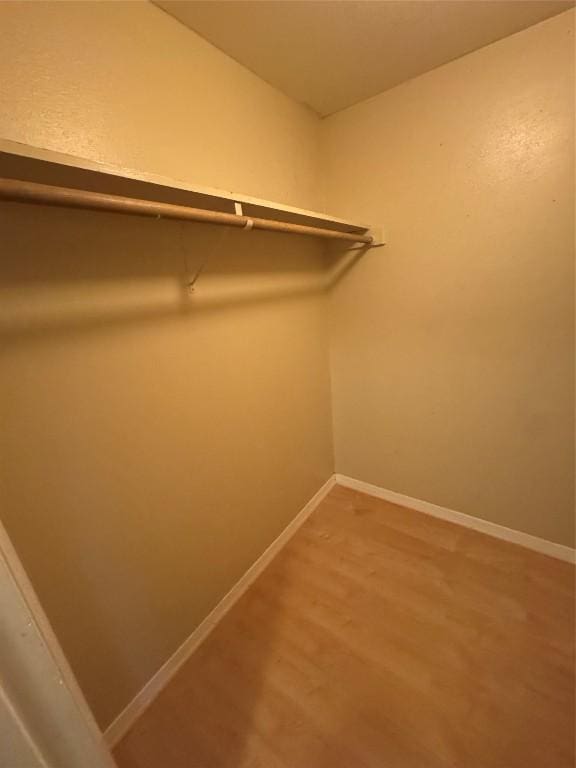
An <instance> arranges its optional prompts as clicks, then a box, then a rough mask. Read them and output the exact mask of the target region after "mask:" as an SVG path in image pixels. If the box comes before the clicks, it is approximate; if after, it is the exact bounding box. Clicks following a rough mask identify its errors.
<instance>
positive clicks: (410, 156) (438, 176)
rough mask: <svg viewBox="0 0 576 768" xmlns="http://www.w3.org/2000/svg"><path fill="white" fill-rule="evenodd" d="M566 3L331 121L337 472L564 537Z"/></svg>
mask: <svg viewBox="0 0 576 768" xmlns="http://www.w3.org/2000/svg"><path fill="white" fill-rule="evenodd" d="M573 57H574V37H573V12H567V13H565V14H562V15H560V16H557V17H555V18H553V19H551V20H549V21H546V22H544V23H542V24H540V25H538V26H535V27H532V28H530V29H528V30H526V31H525V32H521V33H519V34H517V35H515V36H513V37H510V38H507V39H505V40H503V41H501V42H498V43H495V44H494V45H491V46H489V47H487V48H484V49H483V50H480V51H478V52H476V53H473V54H471V55H469V56H466V57H465V58H462V59H460V60H458V61H455V62H453V63H450V64H448V65H446V66H444V67H441V68H440V69H437V70H435V71H433V72H430V73H428V74H426V75H424V76H422V77H419V78H417V79H415V80H412V81H410V82H407V83H405V84H403V85H401V86H399V87H397V88H395V89H393V90H391V91H388V92H387V93H384V94H382V95H380V96H378V97H376V98H374V99H372V100H370V101H366V102H364V103H362V104H360V105H358V106H356V107H352V108H350V109H348V110H346V111H344V112H341V113H339V114H337V115H335V116H334V117H331V118H328V119H327V120H326V121H325V124H324V125H325V135H324V137H323V138H324V140H325V142H326V145H325V150H326V158H325V160H326V176H327V178H326V181H327V208H328V210H330V211H331V212H333V213H334V214H335V215H338V214H340V215H343V216H349V217H351V218H354V217H360V218H361V219H367V220H368V221H371V222H374V223H375V222H382V223H384V224H385V226H386V229H387V232H388V238H389V245H388V246H387V247H386V248H385V249H382V250H374V251H372V252H370V253H369V254H368V255H367V256H365V257H364V258H363V259H362V261H361V262H360V263H359V264H358V266H357V267H356V268H355V269H354V270H352V271H351V272H349V273H348V275H347V277H346V278H345V279H344V280H343V281H342V282H341V283H340V284H339V286H338V288H337V289H336V290H335V291H334V295H333V304H332V308H333V337H332V343H333V346H332V386H333V397H334V406H333V407H334V429H335V444H336V466H337V471H338V472H341V473H344V474H347V475H351V476H353V477H355V478H359V479H361V480H364V481H367V482H370V483H374V484H376V485H379V486H383V487H385V488H388V489H391V490H394V491H398V492H400V493H404V494H407V495H410V496H413V497H416V498H420V499H425V500H427V501H431V502H434V503H436V504H440V505H443V506H446V507H450V508H452V509H456V510H459V511H461V512H466V513H468V514H472V515H477V516H479V517H483V518H486V519H487V520H491V521H494V522H497V523H500V524H502V525H506V526H510V527H512V528H516V529H519V530H522V531H527V532H529V533H532V534H536V535H538V536H542V537H544V538H547V539H550V540H552V541H557V542H562V543H564V544H570V543H571V542H572V541H573V523H574V515H573V501H574V494H573V470H574V462H573V430H574V418H573V417H574V411H573V362H574V338H573V285H574V281H573V263H574V262H573V258H574V251H573V237H574V229H573V224H574V220H573V215H574V196H573V172H574V162H573V154H572V142H573V138H574V101H573V99H574V82H573V61H574V59H573Z"/></svg>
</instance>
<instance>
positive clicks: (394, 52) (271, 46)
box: [155, 0, 574, 115]
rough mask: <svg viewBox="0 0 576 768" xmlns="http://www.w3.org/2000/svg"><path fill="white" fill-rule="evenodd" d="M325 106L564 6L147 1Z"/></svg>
mask: <svg viewBox="0 0 576 768" xmlns="http://www.w3.org/2000/svg"><path fill="white" fill-rule="evenodd" d="M155 4H156V5H157V6H159V7H160V8H162V9H164V10H165V11H167V12H168V13H169V14H170V15H172V16H174V17H175V18H176V19H178V20H179V21H181V22H182V23H183V24H185V25H186V26H188V27H190V29H193V30H195V31H196V32H198V33H199V34H200V35H202V37H204V38H205V39H206V40H208V41H209V42H210V43H212V44H213V45H215V46H216V47H217V48H220V49H221V50H222V51H224V52H225V53H227V54H228V55H229V56H231V57H232V58H234V59H236V61H238V62H240V63H241V64H243V65H244V66H245V67H247V68H248V69H250V70H252V72H254V73H256V74H257V75H259V76H260V77H261V78H262V79H264V80H266V81H267V82H269V83H270V84H271V85H274V86H275V87H276V88H278V89H279V90H281V91H283V92H284V93H285V94H287V95H288V96H291V97H292V98H293V99H295V100H296V101H299V102H301V103H303V104H308V105H309V106H310V107H312V109H313V110H315V111H316V112H317V113H318V114H320V115H329V114H331V113H332V112H337V111H338V110H340V109H344V108H345V107H348V106H350V105H352V104H355V103H357V102H359V101H362V100H364V99H366V98H369V97H370V96H374V95H376V94H377V93H380V92H381V91H384V90H386V89H388V88H392V87H393V86H394V85H397V84H398V83H401V82H403V81H404V80H409V79H410V78H412V77H416V76H417V75H420V74H422V73H423V72H427V71H428V70H430V69H434V68H435V67H438V66H440V65H441V64H445V63H446V62H447V61H451V60H452V59H455V58H458V57H459V56H463V55H464V54H466V53H469V52H470V51H473V50H476V49H477V48H481V47H482V46H484V45H487V44H488V43H491V42H494V41H495V40H499V39H501V38H503V37H506V36H507V35H510V34H513V33H514V32H518V31H519V30H521V29H525V28H526V27H529V26H530V25H532V24H535V23H537V22H538V21H541V20H543V19H545V18H548V17H549V16H554V15H555V14H557V13H560V12H561V11H563V10H566V9H567V8H570V7H571V6H573V4H574V3H573V2H572V1H559V2H557V1H556V0H544V1H542V0H360V1H358V0H176V1H174V0H171V1H168V0H156V1H155Z"/></svg>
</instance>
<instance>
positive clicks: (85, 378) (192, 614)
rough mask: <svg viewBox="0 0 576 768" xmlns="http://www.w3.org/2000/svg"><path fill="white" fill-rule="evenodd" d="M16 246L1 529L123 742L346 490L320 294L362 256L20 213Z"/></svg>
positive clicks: (0, 411)
mask: <svg viewBox="0 0 576 768" xmlns="http://www.w3.org/2000/svg"><path fill="white" fill-rule="evenodd" d="M0 231H1V232H2V259H1V260H0V340H1V341H0V364H1V368H0V371H1V375H0V381H1V387H0V427H1V429H2V434H3V440H2V446H1V448H0V453H1V460H0V487H1V491H0V492H1V495H2V503H1V506H2V512H1V514H2V518H3V520H4V522H5V524H6V528H7V530H8V532H9V535H10V536H11V537H12V538H13V541H14V543H15V545H16V547H17V549H18V552H19V554H20V556H21V558H22V560H23V562H24V565H25V567H26V569H27V571H28V573H29V575H30V578H31V580H32V582H33V584H34V586H35V587H36V589H37V591H38V593H39V597H40V599H41V600H42V603H43V606H44V608H45V610H46V612H47V614H48V617H49V619H50V621H51V622H52V624H53V626H54V629H55V631H56V632H57V634H58V637H59V640H60V642H61V644H62V646H63V648H64V651H65V653H66V654H67V656H68V658H69V660H70V662H71V664H72V666H73V668H74V671H75V673H76V675H77V677H78V680H79V682H80V685H81V686H82V688H83V690H84V692H85V694H86V696H87V698H88V701H89V703H90V705H91V707H92V709H93V711H94V714H95V716H96V717H97V720H98V722H99V723H100V725H101V726H102V727H106V726H107V725H109V724H110V723H111V721H112V720H113V719H114V718H115V717H116V716H117V715H118V714H119V713H120V712H121V711H122V709H123V708H124V707H125V706H126V705H127V704H128V703H129V702H130V700H131V699H132V698H133V697H134V696H135V695H136V694H137V693H138V691H139V690H140V689H141V688H142V687H143V686H144V685H145V684H146V682H147V681H148V680H149V679H150V678H151V677H152V675H154V673H155V672H157V670H158V669H159V668H160V666H161V665H162V664H163V663H164V662H165V661H166V660H167V659H168V658H169V657H170V655H171V654H172V653H173V652H174V651H175V650H176V648H178V646H179V645H180V644H181V643H182V642H183V641H184V640H185V639H186V638H187V637H188V635H189V634H190V633H191V632H192V630H193V629H194V628H195V627H196V626H197V625H198V624H199V622H200V621H201V620H202V619H203V618H204V617H205V616H206V615H207V614H208V613H209V612H210V610H211V609H212V608H213V607H214V606H215V605H216V603H217V602H218V601H219V600H220V599H221V598H222V596H223V595H225V594H226V592H227V591H228V590H229V589H230V588H231V586H232V585H233V584H234V583H235V582H236V581H237V580H238V578H239V577H240V576H241V575H242V574H243V573H244V572H245V571H246V569H247V568H248V567H249V565H250V564H251V563H253V562H254V560H255V559H256V558H257V557H258V556H259V555H260V554H261V553H262V551H263V550H264V549H265V548H266V546H267V545H268V544H269V543H270V542H271V541H272V540H273V539H274V538H275V537H276V536H277V535H278V534H279V532H280V531H281V530H282V529H283V528H284V527H285V526H286V524H287V523H288V522H289V521H290V519H292V517H293V516H294V514H295V513H296V512H297V511H298V510H299V509H300V508H301V507H302V506H303V505H304V504H305V503H306V501H307V500H308V499H309V498H310V497H311V496H312V495H313V493H315V491H316V490H317V489H318V487H319V486H320V485H321V484H322V483H323V482H324V481H325V480H326V478H327V477H328V476H329V475H330V474H331V473H332V472H333V461H332V438H331V411H330V380H329V366H328V322H327V317H326V315H327V312H326V309H327V307H326V306H325V304H324V295H325V293H326V290H327V288H328V286H329V285H330V284H331V283H332V282H333V281H334V280H336V279H338V278H339V276H341V275H342V274H343V272H344V270H345V269H347V268H349V267H350V266H351V264H353V263H354V261H355V259H356V257H357V256H358V254H359V252H358V251H351V252H349V253H343V252H340V251H338V250H335V251H331V253H330V254H328V252H327V250H326V249H325V248H324V244H323V243H322V242H319V241H316V240H312V239H308V238H299V237H294V236H289V235H278V234H275V233H266V232H251V233H249V232H237V231H235V230H224V229H223V228H221V227H217V228H214V227H211V226H205V225H194V224H186V225H184V224H181V223H179V222H167V221H156V220H148V219H141V218H136V217H130V216H120V215H113V214H109V215H108V214H99V213H92V212H88V211H75V212H71V211H66V210H63V209H56V208H42V207H32V206H23V205H10V204H3V205H2V206H0ZM207 257H208V261H207V263H206V266H205V269H204V270H203V272H202V273H201V275H200V277H199V279H198V281H197V283H196V286H195V291H194V292H193V294H192V295H191V296H190V295H188V293H187V291H186V287H185V283H186V282H187V281H189V279H190V278H189V274H192V275H193V274H194V272H195V270H197V269H198V268H199V267H200V266H201V265H202V264H203V263H204V262H205V261H206V258H207ZM185 262H187V266H186V264H185Z"/></svg>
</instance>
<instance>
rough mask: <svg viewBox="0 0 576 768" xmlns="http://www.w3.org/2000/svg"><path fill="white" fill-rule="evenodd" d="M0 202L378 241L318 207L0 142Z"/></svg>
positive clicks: (363, 243) (366, 242) (368, 243)
mask: <svg viewBox="0 0 576 768" xmlns="http://www.w3.org/2000/svg"><path fill="white" fill-rule="evenodd" d="M0 200H6V201H11V202H21V203H32V204H40V205H54V206H63V207H68V208H82V209H89V210H96V211H110V212H116V213H126V214H133V215H140V216H149V217H157V218H167V219H177V220H183V221H194V222H204V223H211V224H222V225H225V226H231V227H238V228H242V229H262V230H270V231H275V232H285V233H291V234H299V235H306V236H311V237H320V238H323V239H330V240H339V241H348V242H351V243H358V244H359V245H361V246H365V247H371V246H373V245H377V244H379V243H377V242H376V240H378V237H377V236H376V237H375V233H372V232H370V231H369V229H370V228H369V227H368V226H365V225H361V224H356V223H353V222H350V221H346V220H344V219H338V218H335V217H333V216H327V215H325V214H322V213H316V212H313V211H307V210H303V209H300V208H293V207H291V206H286V205H282V204H277V203H272V202H269V201H267V200H259V199H257V198H252V197H248V196H246V195H240V194H236V193H233V192H227V191H223V190H216V189H211V188H206V187H194V186H191V185H188V184H185V183H183V182H179V181H174V180H171V179H167V178H165V177H161V176H154V175H151V174H143V173H137V172H135V171H131V170H127V169H122V168H116V167H114V166H108V165H103V164H100V163H94V162H92V161H88V160H85V159H80V158H76V157H72V156H70V155H63V154H61V153H57V152H52V151H49V150H43V149H39V148H36V147H30V146H27V145H24V144H18V143H16V142H11V141H7V140H0Z"/></svg>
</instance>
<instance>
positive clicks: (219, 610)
mask: <svg viewBox="0 0 576 768" xmlns="http://www.w3.org/2000/svg"><path fill="white" fill-rule="evenodd" d="M335 485H342V486H344V487H346V488H352V489H354V490H356V491H361V492H362V493H366V494H368V495H369V496H375V497H376V498H379V499H384V500H385V501H389V502H391V503H393V504H398V505H399V506H401V507H408V508H409V509H414V510H416V511H417V512H423V513H424V514H427V515H432V516H433V517H438V518H440V519H441V520H447V521H448V522H451V523H455V524H456V525H462V526H464V527H465V528H471V529H473V530H475V531H479V532H480V533H485V534H487V535H488V536H494V537H495V538H497V539H503V540H504V541H509V542H511V543H512V544H518V545H520V546H522V547H527V548H528V549H532V550H535V551H536V552H540V553H542V554H544V555H549V556H550V557H555V558H557V559H559V560H565V561H567V562H570V563H574V562H576V553H575V551H574V550H573V549H571V548H570V547H565V546H563V545H562V544H556V543H554V542H552V541H546V539H540V538H538V537H537V536H531V535H530V534H529V533H523V532H522V531H515V530H513V529H512V528H506V527H504V526H502V525H498V524H497V523H491V522H489V521H488V520H482V519H481V518H479V517H473V516H472V515H466V514H464V513H463V512H455V511H454V510H452V509H447V508H446V507H440V506H438V505H437V504H432V503H431V502H429V501H422V500H421V499H414V498H412V497H411V496H405V495H404V494H402V493H396V492H395V491H389V490H387V489H386V488H380V487H379V486H377V485H371V484H370V483H365V482H363V481H362V480H355V479H354V478H352V477H347V476H346V475H340V474H336V475H332V477H330V478H329V479H328V480H327V481H326V482H325V483H324V485H323V486H322V487H321V488H320V490H319V491H318V492H317V493H316V494H314V496H313V497H312V498H311V499H310V501H309V502H308V503H307V504H306V505H305V506H304V508H303V509H302V510H300V512H299V513H298V514H297V515H296V517H295V518H294V519H293V520H292V521H291V522H290V523H289V524H288V525H287V526H286V528H285V529H284V530H283V531H282V533H281V534H280V535H279V536H278V538H277V539H275V540H274V541H273V542H272V544H270V546H269V547H268V548H267V549H266V550H265V552H264V553H263V554H262V555H261V556H260V557H259V558H258V560H256V562H255V563H254V564H253V565H251V566H250V568H249V569H248V570H247V571H246V573H245V574H244V575H243V576H242V577H241V578H240V580H239V581H238V582H237V583H236V584H235V585H234V586H233V587H232V589H231V590H230V591H229V592H228V593H227V594H226V595H225V596H224V597H223V598H222V600H221V601H220V602H219V603H218V605H217V606H216V607H215V608H214V610H212V611H211V612H210V613H209V614H208V616H207V617H206V618H205V619H204V621H202V622H201V623H200V624H199V625H198V627H196V629H195V630H194V631H193V632H192V634H191V635H190V636H189V637H188V638H187V639H186V640H185V641H184V642H183V643H182V645H181V646H180V647H179V648H178V649H177V650H176V651H175V652H174V653H173V654H172V656H171V657H170V658H169V659H168V660H167V661H166V662H165V663H164V664H163V665H162V666H161V667H160V669H159V670H158V672H156V674H155V675H154V676H153V677H152V678H151V679H150V680H149V681H148V682H147V683H146V685H145V686H144V688H142V690H141V691H140V692H139V693H138V694H137V695H136V696H135V697H134V699H132V701H131V702H130V703H129V704H128V706H127V707H126V708H125V709H124V710H123V711H122V712H121V713H120V714H119V715H118V717H117V718H116V719H115V720H114V722H113V723H112V724H111V725H110V726H109V727H108V728H107V729H106V731H105V732H104V741H105V743H106V744H107V745H108V747H110V748H113V747H114V746H115V745H116V744H117V743H118V742H119V741H120V739H121V738H122V737H123V736H124V735H125V734H126V732H127V731H128V730H129V728H131V727H132V725H133V724H134V723H135V721H136V720H137V719H138V718H139V717H140V715H141V714H142V713H143V712H144V710H145V709H146V708H147V707H148V706H149V705H150V704H151V703H152V701H153V700H154V699H155V698H156V696H157V695H158V694H159V693H160V691H161V690H162V689H163V688H164V687H165V686H166V684H167V683H168V682H169V680H170V679H171V678H172V677H173V676H174V675H175V674H176V672H177V671H178V670H179V669H180V667H181V666H182V665H183V664H184V662H185V661H186V660H187V659H188V658H189V657H190V656H191V655H192V653H194V651H195V650H196V648H198V646H199V645H200V644H201V643H202V642H203V641H204V640H205V639H206V638H207V637H208V635H209V634H210V632H211V631H212V630H213V629H214V627H215V626H216V625H217V624H218V622H219V621H220V620H221V619H222V618H223V617H224V615H225V614H226V613H227V612H228V611H229V610H230V608H232V606H233V605H234V604H235V603H236V602H237V601H238V599H239V598H240V597H241V596H242V595H243V594H244V593H245V592H246V590H247V589H248V588H249V587H250V585H251V584H253V583H254V581H255V580H256V579H257V578H258V576H259V575H260V574H261V573H262V571H263V570H264V569H265V568H266V566H267V565H268V564H269V563H270V561H271V560H272V559H273V558H274V557H275V556H276V555H277V554H278V552H279V551H280V550H281V549H282V548H283V547H284V546H285V544H286V543H287V542H288V541H289V540H290V539H291V538H292V536H294V534H295V533H296V531H297V530H298V529H299V528H300V526H301V525H302V524H303V523H304V522H306V520H307V519H308V517H309V516H310V515H311V514H312V512H313V511H314V510H315V509H316V507H317V506H318V505H319V504H320V502H321V501H322V500H323V499H324V497H325V496H326V495H327V494H328V493H329V492H330V491H331V490H332V488H333V487H334V486H335Z"/></svg>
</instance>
